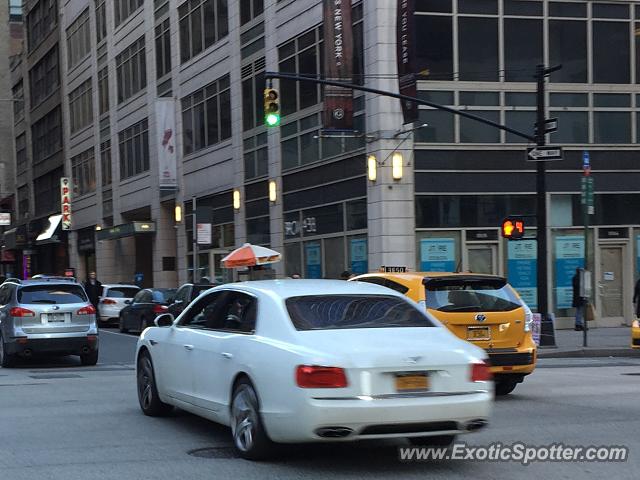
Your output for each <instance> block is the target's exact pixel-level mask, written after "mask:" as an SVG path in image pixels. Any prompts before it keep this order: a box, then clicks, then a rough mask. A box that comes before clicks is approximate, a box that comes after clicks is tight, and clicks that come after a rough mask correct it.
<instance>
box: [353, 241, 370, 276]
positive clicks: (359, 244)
mask: <svg viewBox="0 0 640 480" xmlns="http://www.w3.org/2000/svg"><path fill="white" fill-rule="evenodd" d="M368 271H369V262H368V259H367V239H366V238H353V239H351V272H352V273H358V274H360V273H367V272H368Z"/></svg>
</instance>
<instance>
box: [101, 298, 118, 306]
mask: <svg viewBox="0 0 640 480" xmlns="http://www.w3.org/2000/svg"><path fill="white" fill-rule="evenodd" d="M100 303H102V304H103V305H115V304H116V303H118V302H116V301H115V300H111V299H110V298H105V299H103V300H101V301H100Z"/></svg>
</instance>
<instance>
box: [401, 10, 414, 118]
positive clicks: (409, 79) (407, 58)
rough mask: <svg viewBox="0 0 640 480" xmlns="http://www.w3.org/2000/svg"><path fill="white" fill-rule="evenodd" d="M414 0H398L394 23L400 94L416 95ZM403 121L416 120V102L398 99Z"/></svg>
mask: <svg viewBox="0 0 640 480" xmlns="http://www.w3.org/2000/svg"><path fill="white" fill-rule="evenodd" d="M414 2H415V0H398V18H397V23H396V41H397V46H396V48H397V63H398V82H399V90H400V95H406V96H408V97H414V98H415V97H416V96H417V95H418V89H417V87H416V77H415V74H414V67H415V48H416V45H415V38H416V37H415V20H414V18H415V17H414V13H415V4H414ZM400 104H401V105H402V115H403V117H404V123H413V122H415V121H416V120H418V104H416V103H414V102H409V101H405V100H400Z"/></svg>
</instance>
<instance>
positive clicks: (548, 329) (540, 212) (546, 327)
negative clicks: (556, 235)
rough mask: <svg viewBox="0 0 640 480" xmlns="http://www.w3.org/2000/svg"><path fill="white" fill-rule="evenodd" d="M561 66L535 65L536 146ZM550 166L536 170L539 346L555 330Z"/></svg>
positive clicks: (548, 342) (543, 135) (551, 342)
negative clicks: (548, 92) (550, 79)
mask: <svg viewBox="0 0 640 480" xmlns="http://www.w3.org/2000/svg"><path fill="white" fill-rule="evenodd" d="M560 68H561V66H556V67H550V68H545V66H544V65H538V66H537V67H536V82H537V84H538V89H537V106H538V110H537V122H536V135H535V137H536V145H537V146H539V147H544V146H545V145H546V143H547V128H546V124H547V122H546V118H545V117H546V106H545V85H546V77H547V76H549V75H550V74H551V73H552V72H555V71H556V70H559V69H560ZM546 177H547V166H546V163H545V162H544V161H538V162H537V172H536V201H537V208H536V216H537V218H536V223H537V229H538V234H537V239H538V268H537V270H538V312H539V313H540V316H541V325H540V345H544V346H555V344H556V339H555V332H554V327H553V321H552V320H551V318H550V317H549V311H548V308H549V290H548V288H547V257H548V248H547V178H546Z"/></svg>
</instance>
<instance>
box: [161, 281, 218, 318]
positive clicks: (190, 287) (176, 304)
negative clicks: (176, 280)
mask: <svg viewBox="0 0 640 480" xmlns="http://www.w3.org/2000/svg"><path fill="white" fill-rule="evenodd" d="M213 287H215V285H213V284H211V283H195V284H194V283H185V284H184V285H182V286H181V287H180V288H179V289H178V291H177V292H176V296H175V298H174V299H173V303H172V304H171V305H169V308H168V309H167V313H170V314H172V315H173V317H174V318H178V315H180V314H181V313H182V311H183V310H184V309H185V308H187V305H189V304H190V303H191V302H192V301H193V300H194V299H195V298H196V297H197V296H198V295H200V294H201V293H202V292H204V291H205V290H209V289H210V288H213Z"/></svg>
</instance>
